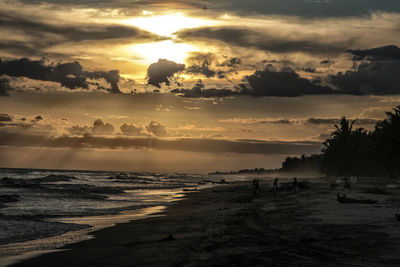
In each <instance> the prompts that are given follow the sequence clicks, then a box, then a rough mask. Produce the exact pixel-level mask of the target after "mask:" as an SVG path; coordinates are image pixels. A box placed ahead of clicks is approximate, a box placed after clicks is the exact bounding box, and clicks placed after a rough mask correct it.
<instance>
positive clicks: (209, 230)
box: [12, 181, 400, 266]
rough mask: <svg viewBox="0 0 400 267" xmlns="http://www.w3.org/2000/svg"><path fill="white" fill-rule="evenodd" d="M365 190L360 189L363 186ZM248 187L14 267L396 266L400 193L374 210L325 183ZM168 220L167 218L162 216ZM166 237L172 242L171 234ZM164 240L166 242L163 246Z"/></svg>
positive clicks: (209, 191)
mask: <svg viewBox="0 0 400 267" xmlns="http://www.w3.org/2000/svg"><path fill="white" fill-rule="evenodd" d="M364 187H365V186H364ZM269 188H270V185H269V184H261V189H262V191H261V194H260V196H258V197H253V196H252V193H251V185H250V182H246V183H244V182H241V183H232V184H228V185H218V186H215V187H212V188H205V189H202V190H200V191H197V192H187V194H185V197H184V199H182V200H181V201H178V202H175V203H172V204H171V205H169V206H168V208H167V209H166V210H164V211H162V212H161V213H160V215H163V216H157V217H149V218H145V219H139V220H134V221H131V222H128V223H121V224H117V225H115V226H113V227H109V228H104V229H101V230H99V231H95V232H93V233H92V235H93V236H94V238H93V239H90V240H85V241H81V242H78V243H73V244H69V245H67V246H65V247H64V248H63V250H62V251H58V252H52V253H47V254H44V255H40V256H38V257H34V258H30V259H28V260H25V261H22V262H20V263H17V264H15V265H12V266H77V265H85V266H131V265H134V266H211V265H214V266H223V265H228V266H254V265H259V266H268V265H271V266H288V265H296V266H317V265H324V266H335V265H343V266H360V265H363V266H365V265H367V266H395V265H396V263H397V262H399V261H400V253H399V252H400V226H399V223H398V222H397V221H396V219H395V218H394V213H395V212H396V211H397V212H398V211H399V201H398V199H399V198H398V197H399V196H400V192H399V190H395V189H391V191H390V195H370V194H365V193H362V190H364V189H363V188H362V186H357V189H356V192H352V193H351V194H350V196H352V197H358V198H360V197H361V198H362V197H364V198H366V197H369V198H370V197H375V198H376V199H377V200H378V204H376V205H362V204H340V203H338V202H337V201H336V194H335V192H330V190H329V188H328V184H327V182H323V181H314V182H312V183H310V187H309V188H305V189H301V190H300V191H299V192H298V193H293V192H292V191H280V192H279V193H278V196H277V198H276V200H274V197H273V195H272V193H271V192H270V191H269ZM164 215H165V216H164ZM170 235H171V237H170ZM163 240H164V241H163Z"/></svg>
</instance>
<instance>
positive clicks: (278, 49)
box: [177, 27, 353, 54]
mask: <svg viewBox="0 0 400 267" xmlns="http://www.w3.org/2000/svg"><path fill="white" fill-rule="evenodd" d="M177 36H178V37H179V38H182V39H188V40H201V39H208V40H217V41H221V42H224V43H226V44H229V45H234V46H239V47H244V48H255V49H259V50H264V51H270V52H275V53H287V52H304V53H310V54H316V53H319V54H337V53H342V52H343V51H345V50H346V49H347V48H348V47H349V46H350V45H351V44H352V42H353V40H352V39H351V38H350V37H349V38H347V39H344V40H340V39H337V40H331V39H330V38H328V37H327V36H322V35H321V33H314V34H303V35H299V34H289V33H283V32H276V31H272V30H269V29H264V30H255V29H251V28H241V27H209V28H196V29H190V30H182V31H179V32H177ZM327 39H328V40H327Z"/></svg>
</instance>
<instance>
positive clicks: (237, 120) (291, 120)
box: [219, 118, 380, 125]
mask: <svg viewBox="0 0 400 267" xmlns="http://www.w3.org/2000/svg"><path fill="white" fill-rule="evenodd" d="M349 119H352V118H349ZM355 120H356V122H357V124H361V125H373V124H376V123H377V122H379V121H380V120H378V119H369V118H361V119H355ZM339 121H340V119H339V118H303V119H297V118H231V119H222V120H219V122H222V123H240V124H246V125H253V124H266V123H272V124H295V123H301V124H315V125H322V124H327V125H334V124H337V123H339Z"/></svg>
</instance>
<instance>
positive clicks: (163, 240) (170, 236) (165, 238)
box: [161, 235, 175, 242]
mask: <svg viewBox="0 0 400 267" xmlns="http://www.w3.org/2000/svg"><path fill="white" fill-rule="evenodd" d="M174 240H175V237H174V236H173V235H168V236H167V237H164V238H163V239H161V242H167V241H174Z"/></svg>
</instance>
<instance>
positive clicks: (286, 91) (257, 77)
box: [241, 65, 334, 97]
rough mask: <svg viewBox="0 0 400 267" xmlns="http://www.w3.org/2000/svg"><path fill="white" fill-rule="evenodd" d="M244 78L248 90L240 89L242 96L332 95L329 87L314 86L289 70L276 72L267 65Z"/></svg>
mask: <svg viewBox="0 0 400 267" xmlns="http://www.w3.org/2000/svg"><path fill="white" fill-rule="evenodd" d="M246 78H247V81H248V83H249V88H245V87H243V88H242V89H241V94H244V95H246V94H247V95H251V96H256V97H257V96H285V97H295V96H302V95H323V94H332V93H334V92H333V91H332V89H330V88H329V87H325V86H320V85H316V84H314V83H312V82H311V81H310V80H308V79H305V78H301V77H300V76H299V75H298V74H297V73H296V72H295V71H294V70H292V69H290V68H284V69H282V70H280V71H278V70H276V69H275V68H273V67H272V66H270V65H269V66H267V67H266V68H265V69H264V70H260V71H256V72H255V73H254V74H252V75H250V76H247V77H246Z"/></svg>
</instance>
